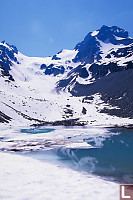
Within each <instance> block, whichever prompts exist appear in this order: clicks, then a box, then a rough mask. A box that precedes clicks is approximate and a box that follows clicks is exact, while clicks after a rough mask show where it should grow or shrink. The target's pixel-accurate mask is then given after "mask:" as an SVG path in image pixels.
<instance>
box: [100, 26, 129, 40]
mask: <svg viewBox="0 0 133 200" xmlns="http://www.w3.org/2000/svg"><path fill="white" fill-rule="evenodd" d="M115 36H116V37H121V38H128V32H127V31H125V30H124V29H122V28H120V27H118V26H111V27H110V26H106V25H103V26H102V27H101V28H100V29H99V30H98V34H97V38H98V39H99V40H101V41H103V42H104V41H105V40H107V39H110V38H113V37H115Z"/></svg>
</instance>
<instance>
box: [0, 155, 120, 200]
mask: <svg viewBox="0 0 133 200" xmlns="http://www.w3.org/2000/svg"><path fill="white" fill-rule="evenodd" d="M0 163H1V165H0V199H1V200H60V199H62V200H68V199H70V200H107V199H108V200H118V199H119V185H118V184H116V183H112V182H108V181H105V180H102V179H100V178H97V177H94V176H90V175H88V174H85V173H80V172H77V171H73V170H72V169H68V168H61V167H60V166H57V165H53V164H49V163H46V162H41V161H38V160H35V159H33V158H28V157H23V156H19V155H14V154H8V153H0Z"/></svg>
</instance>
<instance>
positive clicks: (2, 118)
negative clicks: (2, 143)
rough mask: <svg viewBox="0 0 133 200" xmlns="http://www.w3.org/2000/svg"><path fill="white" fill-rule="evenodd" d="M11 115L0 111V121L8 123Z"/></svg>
mask: <svg viewBox="0 0 133 200" xmlns="http://www.w3.org/2000/svg"><path fill="white" fill-rule="evenodd" d="M10 120H11V117H9V116H7V115H5V114H4V113H3V112H1V111H0V123H9V121H10Z"/></svg>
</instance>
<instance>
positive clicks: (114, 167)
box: [25, 129, 133, 184]
mask: <svg viewBox="0 0 133 200" xmlns="http://www.w3.org/2000/svg"><path fill="white" fill-rule="evenodd" d="M37 131H38V132H39V133H40V129H38V130H36V133H37ZM68 131H69V130H68ZM30 133H32V131H31V130H30ZM71 139H72V138H71ZM83 140H85V141H86V142H87V143H88V144H90V145H92V146H93V147H94V148H90V149H71V148H70V149H68V148H65V147H58V148H54V149H51V150H47V151H38V152H30V153H26V154H25V155H26V156H31V157H34V158H36V159H39V160H43V161H48V162H53V163H56V164H59V165H62V166H67V167H71V168H73V169H75V170H79V171H86V172H87V173H89V174H95V175H98V176H102V177H105V178H110V179H112V180H114V181H118V182H121V183H122V182H123V183H130V184H131V183H133V130H128V129H110V133H109V137H105V138H104V140H101V136H99V137H97V139H96V138H93V136H88V138H87V137H85V139H83ZM98 140H100V141H101V145H98V142H97V141H98Z"/></svg>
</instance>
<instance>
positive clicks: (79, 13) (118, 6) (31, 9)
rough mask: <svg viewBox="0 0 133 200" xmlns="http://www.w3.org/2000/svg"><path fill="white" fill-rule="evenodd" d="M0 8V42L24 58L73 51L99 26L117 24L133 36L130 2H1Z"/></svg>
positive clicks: (132, 15) (25, 0)
mask: <svg viewBox="0 0 133 200" xmlns="http://www.w3.org/2000/svg"><path fill="white" fill-rule="evenodd" d="M0 7H1V8H0V41H2V40H6V42H7V43H10V44H14V45H16V46H17V48H18V49H19V51H20V52H21V53H23V54H25V55H27V56H40V57H45V56H51V55H54V54H56V53H57V52H58V51H60V50H61V49H63V48H67V49H73V48H74V47H75V45H76V44H77V43H78V42H80V41H82V40H83V38H84V37H85V36H86V35H87V33H88V32H90V31H93V30H97V29H99V28H100V27H101V26H102V25H108V26H112V25H118V26H120V27H121V28H124V29H125V30H127V31H129V34H130V36H131V37H133V0H127V1H123V0H0Z"/></svg>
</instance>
